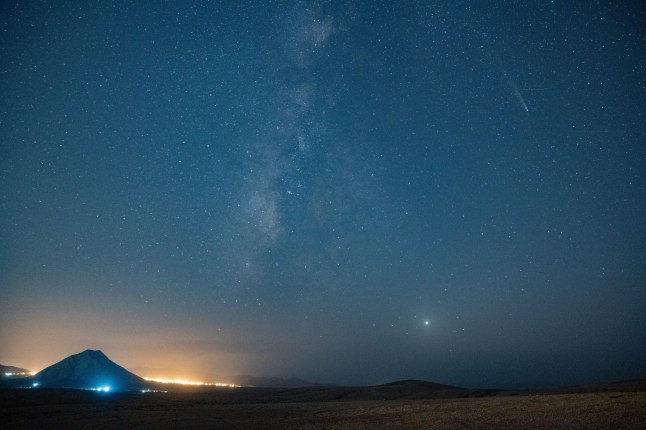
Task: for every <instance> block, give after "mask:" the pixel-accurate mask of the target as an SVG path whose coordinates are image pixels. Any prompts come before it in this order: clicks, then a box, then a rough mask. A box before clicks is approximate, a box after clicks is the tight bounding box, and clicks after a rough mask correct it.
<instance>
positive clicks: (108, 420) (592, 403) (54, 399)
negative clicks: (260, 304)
mask: <svg viewBox="0 0 646 430" xmlns="http://www.w3.org/2000/svg"><path fill="white" fill-rule="evenodd" d="M0 427H1V428H3V429H14V428H21V429H22V428H33V429H44V428H70V429H73V428H94V429H102V428H141V429H156V428H171V429H172V428H180V429H181V428H240V429H253V428H258V429H272V428H276V429H285V428H299V429H317V428H326V429H327V428H336V429H372V428H393V429H394V428H397V429H401V428H411V429H420V428H427V429H460V428H468V429H491V428H496V429H505V428H507V429H525V428H532V429H535V428H549V429H574V428H580V429H644V428H646V392H601V393H579V394H550V395H546V394H543V395H515V396H514V395H501V396H493V397H481V398H464V399H431V400H386V401H384V400H355V401H327V402H305V403H280V402H279V403H272V402H266V403H251V404H249V403H235V404H224V403H223V398H222V396H221V395H215V394H214V393H154V394H145V395H144V394H116V393H113V394H109V395H105V394H103V395H101V394H100V393H92V392H82V391H81V392H79V391H73V390H38V391H32V390H2V391H0Z"/></svg>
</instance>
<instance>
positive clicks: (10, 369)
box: [0, 364, 29, 376]
mask: <svg viewBox="0 0 646 430" xmlns="http://www.w3.org/2000/svg"><path fill="white" fill-rule="evenodd" d="M7 373H11V374H12V375H7ZM0 375H6V376H14V375H16V376H29V370H27V369H23V368H22V367H16V366H5V365H3V364H0Z"/></svg>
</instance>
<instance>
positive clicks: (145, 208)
mask: <svg viewBox="0 0 646 430" xmlns="http://www.w3.org/2000/svg"><path fill="white" fill-rule="evenodd" d="M524 3H525V2H516V1H490V2H462V1H438V2H422V1H396V2H395V1H393V2H388V1H365V2H362V1H356V2H352V1H334V2H324V1H321V2H317V1H311V2H308V1H276V2H269V1H266V2H264V1H262V2H261V1H212V2H209V1H198V2H184V1H178V2H171V1H159V2H130V1H123V2H120V1H106V2H87V1H80V0H79V1H57V2H53V1H52V2H50V1H13V2H2V5H1V6H0V25H1V29H0V37H1V42H0V78H1V79H0V99H1V103H0V145H1V146H0V169H1V170H0V187H1V188H0V192H1V208H0V363H2V364H9V365H16V366H21V367H26V368H28V369H30V370H40V369H42V368H43V367H45V366H48V365H50V364H52V363H54V362H56V361H58V360H60V359H62V358H64V357H66V356H67V355H70V354H73V353H77V352H80V351H82V350H84V349H87V348H92V349H101V350H103V351H104V352H105V353H106V355H108V357H110V358H111V359H113V360H114V361H116V362H117V363H119V364H121V365H123V366H124V367H126V368H129V369H139V373H140V374H142V376H154V375H148V374H146V372H147V371H148V372H150V370H146V369H157V370H155V371H156V372H162V373H163V372H167V373H168V372H171V370H163V371H162V370H160V369H174V370H175V371H177V372H178V373H181V372H185V373H186V374H198V375H200V376H203V377H204V378H210V379H216V378H218V377H222V376H226V375H235V374H253V375H258V376H261V375H262V376H278V377H289V376H298V377H301V378H304V379H308V380H313V381H317V382H326V383H338V384H375V383H383V382H388V381H392V380H397V379H407V378H411V379H412V378H414V379H427V380H431V381H435V382H442V383H447V384H455V385H463V386H472V387H498V386H505V387H510V388H514V387H544V386H554V385H566V384H577V383H584V382H602V381H611V380H618V379H622V378H632V377H640V376H644V375H646V263H645V260H646V221H645V220H646V131H645V128H644V124H646V57H645V54H646V52H645V51H646V24H645V23H646V13H645V10H644V9H643V7H642V6H643V4H641V2H639V1H635V2H630V1H616V2H606V1H585V2H561V1H530V2H526V3H527V4H524Z"/></svg>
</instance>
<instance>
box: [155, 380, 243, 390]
mask: <svg viewBox="0 0 646 430" xmlns="http://www.w3.org/2000/svg"><path fill="white" fill-rule="evenodd" d="M144 379H145V380H146V381H150V382H159V383H161V384H178V385H193V386H204V387H228V388H235V387H239V386H240V385H235V384H225V383H222V382H202V381H189V380H187V379H165V378H144Z"/></svg>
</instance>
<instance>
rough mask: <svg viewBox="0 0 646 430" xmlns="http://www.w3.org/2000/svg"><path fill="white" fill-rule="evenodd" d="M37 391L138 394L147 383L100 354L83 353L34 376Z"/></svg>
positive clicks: (88, 351)
mask: <svg viewBox="0 0 646 430" xmlns="http://www.w3.org/2000/svg"><path fill="white" fill-rule="evenodd" d="M33 383H34V384H35V386H38V387H52V388H54V387H55V388H81V389H96V388H99V387H110V388H109V390H110V391H130V390H139V389H142V388H145V387H146V386H147V384H146V381H145V380H143V379H142V378H140V377H139V376H137V375H135V374H134V373H131V372H128V371H127V370H126V369H124V368H123V367H121V366H119V365H118V364H116V363H115V362H113V361H111V360H110V359H109V358H108V357H106V356H105V354H104V353H103V352H101V351H93V350H90V349H88V350H86V351H83V352H81V353H79V354H74V355H70V356H69V357H67V358H66V359H64V360H61V361H59V362H58V363H56V364H53V365H51V366H49V367H47V368H45V369H43V370H41V371H40V372H38V373H37V374H36V375H34V376H33Z"/></svg>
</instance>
